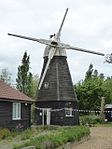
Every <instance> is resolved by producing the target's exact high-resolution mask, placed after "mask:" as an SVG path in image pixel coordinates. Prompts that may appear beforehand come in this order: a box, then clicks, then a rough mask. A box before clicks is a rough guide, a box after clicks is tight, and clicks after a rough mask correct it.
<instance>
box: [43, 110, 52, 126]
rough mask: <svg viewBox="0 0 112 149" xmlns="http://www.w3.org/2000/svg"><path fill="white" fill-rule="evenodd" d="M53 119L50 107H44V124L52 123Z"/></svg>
mask: <svg viewBox="0 0 112 149" xmlns="http://www.w3.org/2000/svg"><path fill="white" fill-rule="evenodd" d="M50 121H51V113H50V108H44V109H43V122H42V123H43V125H50Z"/></svg>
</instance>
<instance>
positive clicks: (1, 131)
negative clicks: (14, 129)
mask: <svg viewBox="0 0 112 149" xmlns="http://www.w3.org/2000/svg"><path fill="white" fill-rule="evenodd" d="M9 135H10V131H9V130H8V129H7V128H0V140H2V139H5V138H6V137H8V136H9Z"/></svg>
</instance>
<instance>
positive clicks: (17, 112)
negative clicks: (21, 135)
mask: <svg viewBox="0 0 112 149" xmlns="http://www.w3.org/2000/svg"><path fill="white" fill-rule="evenodd" d="M12 119H13V120H20V119H21V103H17V102H13V103H12Z"/></svg>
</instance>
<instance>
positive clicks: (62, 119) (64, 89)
mask: <svg viewBox="0 0 112 149" xmlns="http://www.w3.org/2000/svg"><path fill="white" fill-rule="evenodd" d="M67 12H68V8H67V9H66V12H65V14H64V17H63V20H62V23H61V26H60V28H59V31H58V32H57V34H54V35H51V36H50V37H53V40H52V39H51V38H50V39H49V40H46V39H36V38H31V37H26V36H21V35H16V34H10V33H9V34H8V35H11V36H15V37H20V38H24V39H28V40H32V41H37V42H39V43H41V44H45V45H47V46H46V48H45V52H44V63H43V68H42V72H41V76H40V81H39V86H38V93H37V99H36V107H37V108H36V114H35V117H36V118H35V122H36V124H37V125H41V124H47V125H50V124H51V125H77V124H79V116H78V112H77V110H75V109H77V97H76V94H75V92H74V89H73V83H72V79H71V75H70V71H69V67H68V63H67V55H66V51H65V49H72V50H77V51H82V52H88V53H92V54H96V55H101V56H104V54H103V53H99V52H95V51H89V50H86V49H81V48H77V47H73V46H70V45H68V44H65V43H61V41H60V36H61V30H62V27H63V24H64V21H65V18H66V15H67Z"/></svg>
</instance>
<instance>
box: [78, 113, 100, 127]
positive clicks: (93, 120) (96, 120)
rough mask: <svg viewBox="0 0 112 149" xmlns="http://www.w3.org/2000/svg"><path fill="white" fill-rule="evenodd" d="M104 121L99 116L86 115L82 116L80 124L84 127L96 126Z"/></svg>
mask: <svg viewBox="0 0 112 149" xmlns="http://www.w3.org/2000/svg"><path fill="white" fill-rule="evenodd" d="M101 123H102V120H101V118H100V116H97V115H85V116H80V124H82V125H94V124H101Z"/></svg>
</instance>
